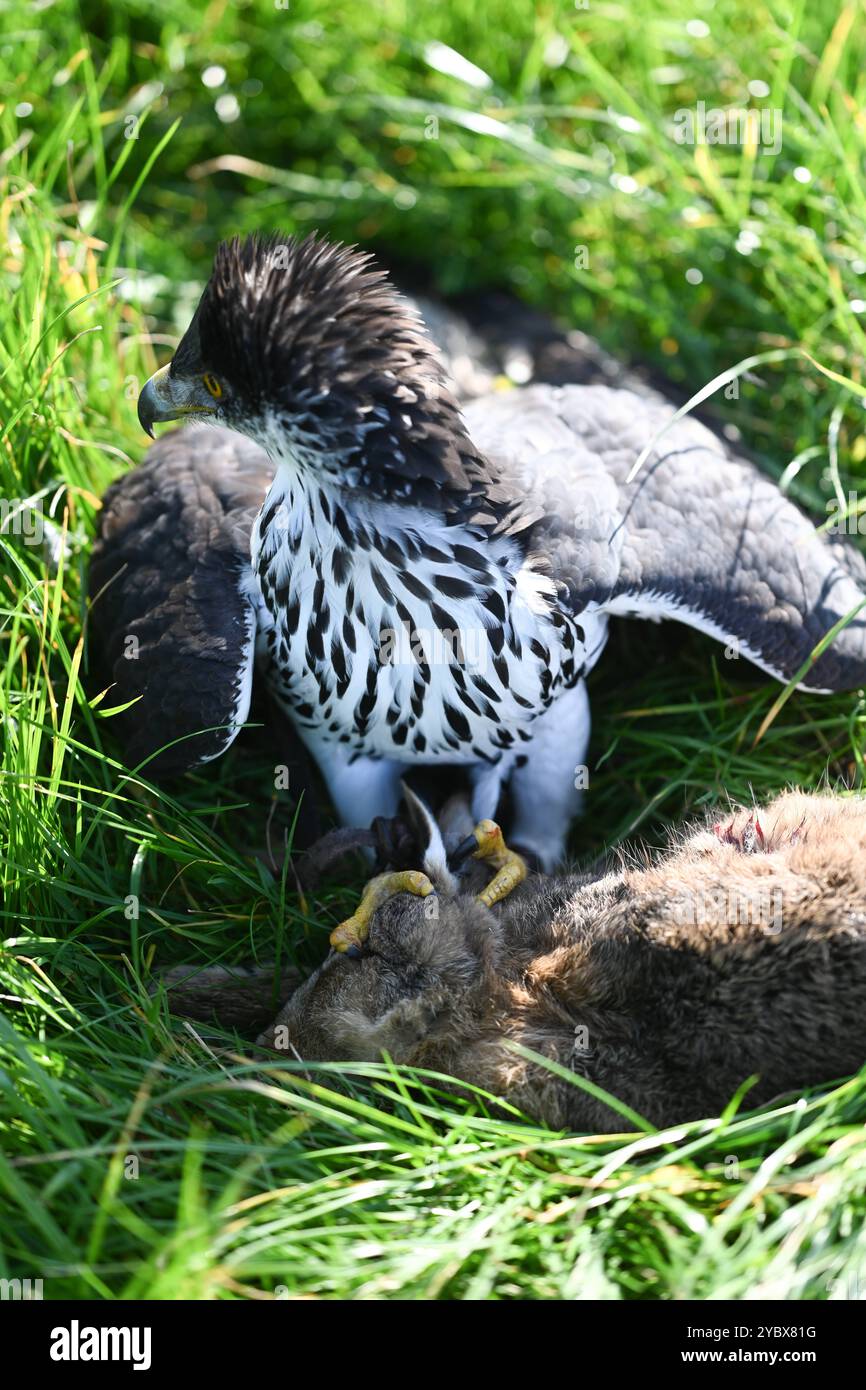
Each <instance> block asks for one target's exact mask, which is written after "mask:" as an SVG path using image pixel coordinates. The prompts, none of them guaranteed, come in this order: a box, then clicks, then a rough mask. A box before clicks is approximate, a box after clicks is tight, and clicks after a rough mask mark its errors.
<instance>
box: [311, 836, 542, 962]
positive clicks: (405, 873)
mask: <svg viewBox="0 0 866 1390" xmlns="http://www.w3.org/2000/svg"><path fill="white" fill-rule="evenodd" d="M470 857H471V858H472V859H480V860H482V861H483V862H484V863H486V864H488V865H489V866H490V868H491V869H493V870H494V874H493V877H492V878H491V880H490V882H489V883H488V884H487V886H486V888H483V889H482V891H481V892H480V893H479V894H478V897H477V901H478V902H480V903H483V904H484V906H485V907H494V906H495V904H496V903H500V902H502V901H503V900H504V899H505V898H507V897H508V895H509V893H512V892H513V891H514V889H515V888H516V887H517V885H518V884H520V883H522V882H523V880H524V879H525V878H526V876H527V874H528V872H529V870H528V867H527V864H526V860H525V859H523V858H522V857H521V856H520V855H519V854H517V853H516V851H515V850H513V849H509V848H508V846H507V844H506V843H505V839H504V837H503V834H502V831H501V829H500V828H499V826H498V825H497V824H496V822H495V821H492V820H482V821H479V822H478V824H477V825H476V826H475V828H474V830H473V831H472V834H471V835H468V836H467V837H466V839H465V840H464V841H463V843H462V844H461V845H459V846H458V847H457V849H456V850H455V851H454V854H453V856H452V858H451V862H452V864H455V865H456V864H457V863H460V862H462V861H463V860H464V859H467V858H470ZM435 892H436V889H435V888H434V886H433V884H432V883H431V882H430V879H429V878H428V877H427V875H426V874H424V873H421V872H420V870H417V869H408V870H402V871H401V872H399V873H387V874H377V875H376V877H375V878H371V879H370V881H369V883H368V884H367V885H366V887H365V889H364V891H363V893H362V894H361V901H360V903H359V904H358V906H357V908H356V909H355V911H354V912H353V913H352V916H351V917H347V918H346V920H345V921H344V922H341V923H340V925H339V926H338V927H335V928H334V930H333V931H332V932H331V937H330V941H331V945H332V947H333V948H334V950H335V951H341V952H345V953H347V954H348V955H357V954H359V953H360V950H361V947H362V945H363V943H364V942H365V941H366V939H367V936H368V934H369V931H370V922H371V919H372V917H373V915H374V913H375V912H377V911H378V909H379V908H380V907H383V906H384V904H385V903H386V902H388V900H389V899H390V898H394V897H396V896H397V894H398V893H413V894H414V895H415V896H416V897H419V898H427V897H429V896H430V894H431V893H435Z"/></svg>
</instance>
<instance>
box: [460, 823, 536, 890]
mask: <svg viewBox="0 0 866 1390" xmlns="http://www.w3.org/2000/svg"><path fill="white" fill-rule="evenodd" d="M472 833H473V835H474V836H475V840H476V843H477V845H478V848H477V850H476V851H475V853H474V854H473V856H472V858H473V859H483V860H484V862H485V863H487V864H489V865H490V867H491V869H495V870H496V872H495V874H494V875H493V877H492V879H491V880H490V882H489V883H488V885H487V887H486V888H484V889H483V890H482V891H481V892H480V893H479V894H478V898H477V901H478V902H480V903H484V905H485V907H493V905H494V903H501V902H502V900H503V898H507V897H508V895H509V893H513V891H514V889H515V888H516V887H517V885H518V884H519V883H522V882H523V880H524V879H525V878H526V876H527V875H528V873H529V869H528V867H527V864H526V860H525V859H522V858H521V856H520V855H519V854H517V853H516V852H515V851H514V850H513V849H509V848H508V846H507V844H506V843H505V840H504V839H503V836H502V831H501V830H500V829H499V826H498V825H497V824H496V822H495V821H492V820H482V821H479V822H478V824H477V825H476V827H475V829H474V830H473V832H472Z"/></svg>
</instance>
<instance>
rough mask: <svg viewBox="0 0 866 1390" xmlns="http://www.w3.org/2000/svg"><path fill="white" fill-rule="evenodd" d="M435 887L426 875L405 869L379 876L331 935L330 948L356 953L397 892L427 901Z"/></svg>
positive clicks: (370, 883)
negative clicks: (381, 908) (378, 914)
mask: <svg viewBox="0 0 866 1390" xmlns="http://www.w3.org/2000/svg"><path fill="white" fill-rule="evenodd" d="M435 891H436V890H435V888H434V887H433V884H432V883H431V882H430V880H429V878H428V877H427V875H426V874H422V873H421V872H420V870H419V869H403V870H401V871H400V872H399V873H392V874H377V875H376V877H375V878H371V879H370V882H369V883H368V884H367V886H366V887H365V889H364V892H363V893H362V894H361V901H360V902H359V904H358V906H357V907H356V909H355V911H354V912H353V913H352V916H351V917H347V918H346V920H345V922H341V923H340V925H339V926H338V927H335V928H334V930H333V931H332V932H331V937H330V941H331V945H332V946H333V948H334V950H335V951H344V952H347V953H348V954H349V955H354V954H357V953H358V952H359V951H360V949H361V946H362V945H363V943H364V942H365V941H366V939H367V937H368V936H369V933H370V919H371V918H372V916H373V914H374V913H375V912H378V910H379V908H380V907H382V906H383V905H384V904H385V903H386V902H388V900H389V899H390V898H395V897H396V896H397V894H398V893H414V894H415V896H416V897H418V898H427V897H429V896H430V894H431V893H435Z"/></svg>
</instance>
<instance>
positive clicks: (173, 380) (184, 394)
mask: <svg viewBox="0 0 866 1390" xmlns="http://www.w3.org/2000/svg"><path fill="white" fill-rule="evenodd" d="M170 365H171V364H169V366H170ZM212 409H213V402H212V401H209V400H208V398H206V397H205V396H204V393H203V392H200V388H199V385H198V382H197V381H195V380H193V381H190V380H188V379H184V378H183V377H179V376H174V377H172V376H169V367H168V366H165V367H160V369H159V371H158V372H154V374H153V376H152V377H151V378H150V380H149V381H147V382H145V384H144V386H143V387H142V390H141V394H140V396H139V398H138V420H139V424H140V425H141V428H142V429H143V430H144V432H145V434H149V435H150V437H151V439H153V437H154V434H153V427H154V425H155V424H157V423H161V422H162V421H163V420H179V419H181V418H182V417H183V416H185V415H210V414H211V413H212Z"/></svg>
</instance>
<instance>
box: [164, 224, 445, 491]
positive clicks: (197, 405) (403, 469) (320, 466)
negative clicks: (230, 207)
mask: <svg viewBox="0 0 866 1390" xmlns="http://www.w3.org/2000/svg"><path fill="white" fill-rule="evenodd" d="M138 415H139V420H140V421H141V424H142V426H143V427H144V429H145V430H147V432H148V434H150V435H151V436H152V434H153V425H154V423H155V422H156V421H161V420H176V419H180V418H185V417H187V416H191V417H193V418H201V419H205V420H210V421H213V422H215V423H218V424H222V425H226V426H228V427H229V428H233V429H236V430H239V431H240V432H241V433H243V434H246V435H249V436H250V437H251V438H253V439H255V440H256V441H257V442H258V443H260V444H261V445H262V447H263V448H264V449H265V450H266V451H267V452H268V453H269V454H270V455H271V457H272V458H273V459H274V460H275V462H277V463H283V464H287V465H288V466H289V467H291V468H294V469H296V470H305V469H312V470H314V471H315V472H317V473H319V474H323V475H326V476H330V477H331V478H332V479H333V480H334V481H336V482H343V483H347V482H348V483H350V484H351V485H360V486H366V487H368V488H370V489H371V490H372V491H373V492H374V493H377V494H379V495H381V496H394V497H398V496H401V495H402V496H405V495H408V493H409V491H410V490H411V488H412V485H413V483H414V482H416V481H419V482H420V481H422V480H424V481H426V482H427V483H428V484H429V483H430V482H438V483H439V485H440V486H441V485H445V486H447V485H448V483H449V479H450V480H451V481H452V482H457V483H458V486H459V485H460V482H462V479H460V480H459V481H458V476H457V475H459V474H460V473H461V472H462V468H461V465H460V454H461V452H462V450H461V448H460V445H461V444H464V445H465V444H468V441H467V440H466V436H465V430H464V428H463V425H462V422H461V419H460V415H459V411H458V408H457V405H456V403H455V402H454V399H453V397H452V396H451V395H450V393H449V391H448V388H447V386H446V385H445V377H444V372H443V369H442V365H441V363H440V361H439V358H438V355H437V352H436V349H435V348H434V346H433V344H432V342H431V341H430V339H429V338H428V336H427V334H426V331H425V329H424V325H423V323H422V321H421V319H420V317H419V315H418V313H417V312H416V310H415V309H414V308H413V307H412V306H411V305H410V304H409V303H408V302H407V301H406V300H404V299H403V297H402V296H401V295H400V294H399V293H398V292H397V291H396V290H395V288H394V287H393V285H392V284H391V283H390V282H389V280H388V278H387V276H386V274H385V272H384V271H382V270H380V269H378V268H377V267H376V266H375V264H374V263H373V259H372V257H371V256H370V255H369V254H367V253H364V252H361V251H358V250H357V249H356V248H354V247H348V246H342V245H339V244H335V243H331V242H328V241H325V240H323V239H322V238H320V237H319V236H317V235H313V236H309V237H306V238H304V239H302V240H299V239H297V238H294V237H288V236H284V237H280V236H279V235H277V236H271V237H268V238H261V237H249V238H247V239H245V240H241V239H238V238H235V239H234V240H232V241H229V242H224V243H223V244H222V245H221V246H220V247H219V249H218V251H217V253H216V258H215V261H214V267H213V272H212V274H211V277H210V280H209V281H208V284H207V287H206V288H205V291H204V293H203V295H202V297H201V300H200V302H199V305H198V308H197V309H196V311H195V314H194V316H193V319H192V322H191V323H190V325H189V328H188V329H187V331H186V333H185V334H184V336H183V338H182V340H181V342H180V344H179V346H178V349H177V351H176V353H175V355H174V357H173V359H172V361H171V362H170V363H169V364H168V366H167V367H163V368H161V370H160V371H158V372H156V373H155V375H154V376H152V377H151V378H150V380H149V381H148V382H147V384H146V385H145V387H144V389H143V390H142V392H141V395H140V397H139V402H138ZM455 446H456V447H455Z"/></svg>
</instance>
